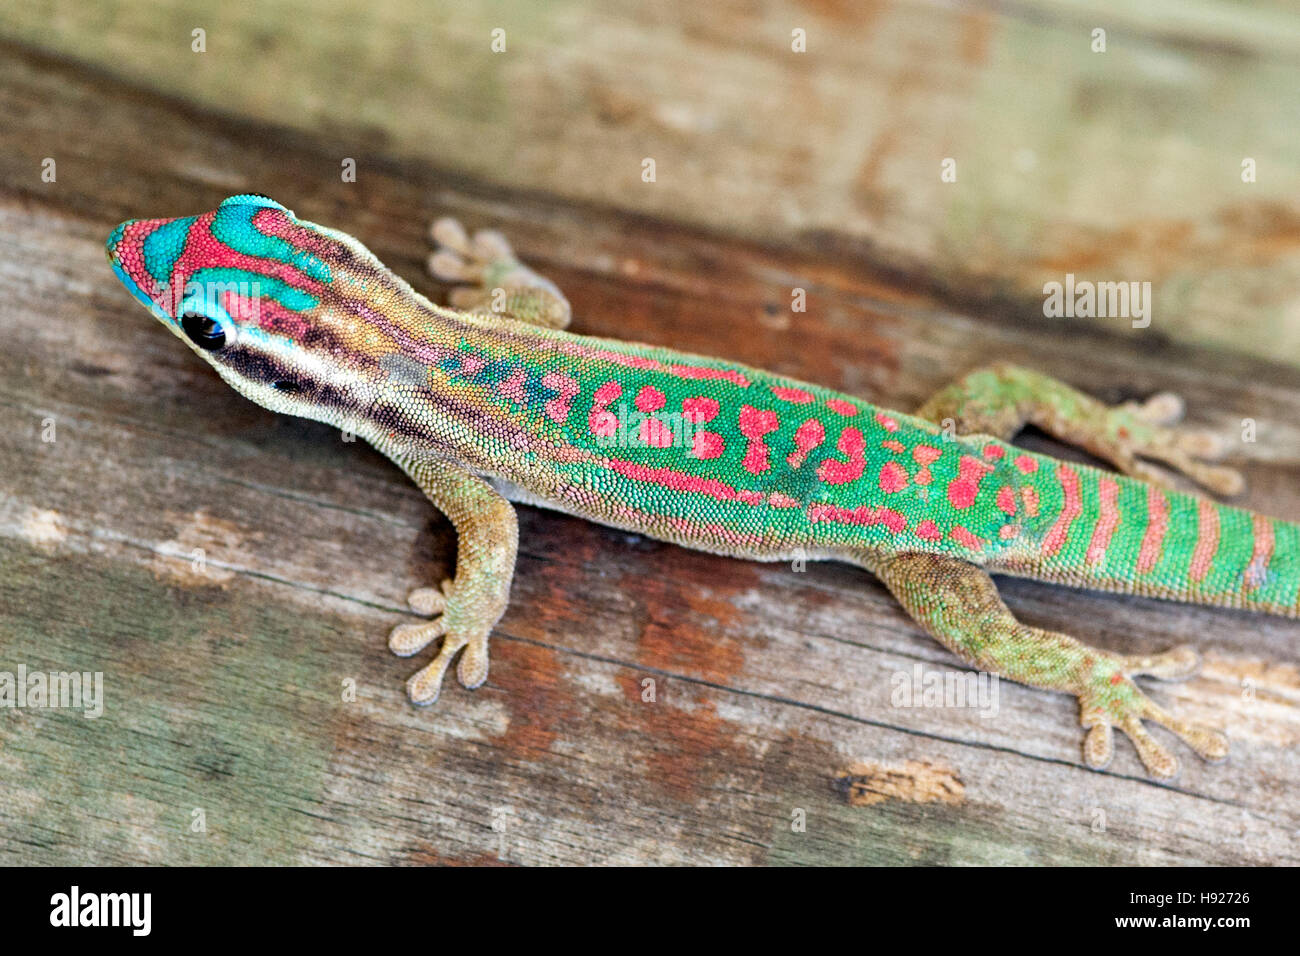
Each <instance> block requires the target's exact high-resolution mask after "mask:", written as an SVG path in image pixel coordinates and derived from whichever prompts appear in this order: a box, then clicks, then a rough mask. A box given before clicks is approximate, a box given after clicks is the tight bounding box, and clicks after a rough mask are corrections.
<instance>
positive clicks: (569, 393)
mask: <svg viewBox="0 0 1300 956" xmlns="http://www.w3.org/2000/svg"><path fill="white" fill-rule="evenodd" d="M542 387H543V388H549V389H552V390H554V391H556V392H559V395H557V396H556V397H555V398H553V399H551V400H550V401H548V402H547V403H546V406H545V411H546V417H547V418H549V419H550V420H551V421H553V422H563V421H564V420H565V419H566V418H568V417H569V405H570V404H571V403H572V402H573V396H575V395H577V394H578V380H577V379H576V378H574V377H573V376H572V375H566V374H565V373H563V372H548V373H547V374H545V375H543V376H542Z"/></svg>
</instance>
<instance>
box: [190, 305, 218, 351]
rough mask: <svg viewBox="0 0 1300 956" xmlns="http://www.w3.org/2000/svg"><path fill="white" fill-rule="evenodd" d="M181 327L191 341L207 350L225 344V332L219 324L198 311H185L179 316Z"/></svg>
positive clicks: (213, 349)
mask: <svg viewBox="0 0 1300 956" xmlns="http://www.w3.org/2000/svg"><path fill="white" fill-rule="evenodd" d="M181 328H182V329H184V330H185V334H186V335H187V336H189V339H190V341H191V342H193V343H194V344H195V345H197V346H198V347H199V348H201V349H203V350H204V351H207V352H215V351H216V350H217V349H219V348H221V347H222V346H223V345H225V344H226V333H225V332H223V331H222V329H221V326H220V325H218V324H217V323H216V322H214V321H213V320H212V319H210V318H208V317H207V316H206V315H202V314H201V313H198V312H186V313H185V314H184V315H182V316H181Z"/></svg>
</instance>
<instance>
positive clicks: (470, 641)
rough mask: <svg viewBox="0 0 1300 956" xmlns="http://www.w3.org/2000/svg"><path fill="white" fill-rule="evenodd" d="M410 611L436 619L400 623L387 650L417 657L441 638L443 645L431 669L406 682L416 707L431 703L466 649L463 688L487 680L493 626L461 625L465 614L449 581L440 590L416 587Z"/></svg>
mask: <svg viewBox="0 0 1300 956" xmlns="http://www.w3.org/2000/svg"><path fill="white" fill-rule="evenodd" d="M407 603H408V604H410V606H411V610H413V611H415V612H416V613H417V614H425V615H430V616H433V618H434V619H433V620H431V621H425V622H421V623H418V624H414V623H413V624H399V625H397V627H395V628H393V630H392V633H390V634H389V636H388V647H389V649H390V650H391V651H392V652H393V653H394V654H396V655H397V656H398V657H410V656H411V655H412V654H417V653H419V652H420V651H422V650H424V648H426V647H428V646H429V644H431V643H433V641H435V640H437V639H438V638H442V646H441V647H440V648H439V649H438V655H437V656H436V657H435V658H434V659H433V661H432V662H431V663H430V664H428V666H426V667H424V668H422V669H420V670H419V671H417V672H416V673H415V674H413V675H412V676H411V678H410V680H408V681H407V682H406V692H407V694H408V695H409V696H410V698H411V702H412V703H415V704H432V703H434V702H435V701H436V700H437V699H438V693H439V691H440V690H441V689H442V678H443V676H444V675H445V674H446V673H447V668H448V667H449V666H451V660H452V658H453V657H455V656H456V654H457V653H458V652H459V651H460V650H461V649H462V648H464V650H465V653H464V654H462V655H461V658H460V664H459V665H458V666H457V668H456V676H457V677H458V678H459V679H460V682H461V684H462V685H464V686H465V687H468V688H474V687H478V686H479V685H481V684H482V683H483V682H484V681H485V680H487V673H488V633H489V632H490V630H491V626H490V625H488V626H486V627H484V626H481V625H480V626H475V625H474V624H472V623H467V622H462V621H461V620H460V618H462V617H463V616H464V615H462V614H459V613H457V608H458V606H459V604H458V602H457V596H456V586H455V583H454V582H453V581H451V580H450V579H448V580H444V581H443V582H442V585H441V588H437V589H435V588H417V589H416V590H414V591H412V592H411V594H410V596H409V597H408V598H407Z"/></svg>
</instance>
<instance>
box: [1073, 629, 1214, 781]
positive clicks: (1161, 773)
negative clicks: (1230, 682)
mask: <svg viewBox="0 0 1300 956" xmlns="http://www.w3.org/2000/svg"><path fill="white" fill-rule="evenodd" d="M1199 666H1200V660H1199V658H1198V657H1197V655H1196V653H1195V652H1194V651H1193V650H1192V649H1191V648H1189V647H1178V648H1174V649H1173V650H1171V651H1166V652H1165V653H1163V654H1156V655H1153V656H1149V657H1141V656H1131V657H1107V658H1105V659H1102V660H1098V661H1096V662H1095V664H1094V666H1093V668H1092V672H1091V674H1090V675H1089V676H1088V678H1087V684H1086V687H1085V689H1084V690H1083V691H1082V692H1080V693H1079V722H1080V723H1081V724H1082V725H1083V726H1084V727H1085V728H1087V730H1088V733H1087V736H1086V737H1085V738H1084V742H1083V759H1084V762H1085V763H1087V764H1088V766H1090V767H1092V768H1094V769H1096V770H1100V769H1102V768H1103V767H1105V766H1107V765H1108V764H1109V763H1110V760H1111V757H1112V756H1113V753H1114V746H1113V737H1114V733H1113V729H1115V728H1117V729H1118V730H1119V731H1120V733H1122V734H1124V735H1125V736H1126V737H1128V738H1129V740H1131V741H1132V742H1133V746H1134V747H1135V748H1136V749H1137V753H1138V757H1139V758H1140V759H1141V760H1142V763H1143V765H1145V766H1146V768H1147V771H1148V772H1150V773H1151V775H1152V776H1155V777H1161V778H1164V779H1168V778H1170V777H1172V776H1173V775H1174V774H1175V773H1177V772H1178V760H1177V758H1175V757H1174V755H1173V754H1171V753H1170V752H1169V751H1168V750H1167V749H1166V748H1165V747H1164V746H1163V745H1161V744H1159V743H1157V742H1156V740H1155V739H1154V738H1153V737H1152V736H1151V735H1150V734H1149V733H1147V730H1146V728H1145V727H1143V726H1142V721H1144V720H1149V721H1151V722H1152V723H1155V724H1159V725H1160V726H1161V727H1164V728H1165V729H1167V730H1170V731H1172V732H1173V733H1174V734H1176V735H1177V736H1178V738H1179V739H1180V740H1182V741H1183V743H1185V744H1187V746H1189V747H1191V748H1192V749H1193V750H1195V751H1196V752H1197V753H1198V754H1200V755H1201V757H1203V758H1204V759H1205V760H1209V761H1219V760H1222V759H1223V758H1224V757H1226V756H1227V755H1228V740H1227V738H1226V737H1224V735H1223V734H1221V733H1219V732H1218V731H1217V730H1213V729H1211V728H1209V727H1206V726H1203V725H1201V724H1191V723H1187V722H1186V721H1182V720H1179V719H1178V718H1177V717H1174V716H1173V715H1172V714H1170V713H1168V712H1167V711H1166V710H1164V709H1163V708H1161V707H1159V706H1158V705H1156V704H1155V703H1153V702H1152V701H1151V700H1150V698H1148V697H1147V696H1146V695H1145V694H1144V693H1142V691H1141V690H1140V689H1138V686H1137V685H1136V684H1134V683H1133V680H1132V678H1133V677H1134V676H1137V675H1143V674H1145V675H1148V676H1151V677H1160V678H1163V679H1165V680H1179V679H1181V678H1184V677H1190V676H1191V675H1192V674H1194V673H1196V671H1197V670H1198V669H1199Z"/></svg>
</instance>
